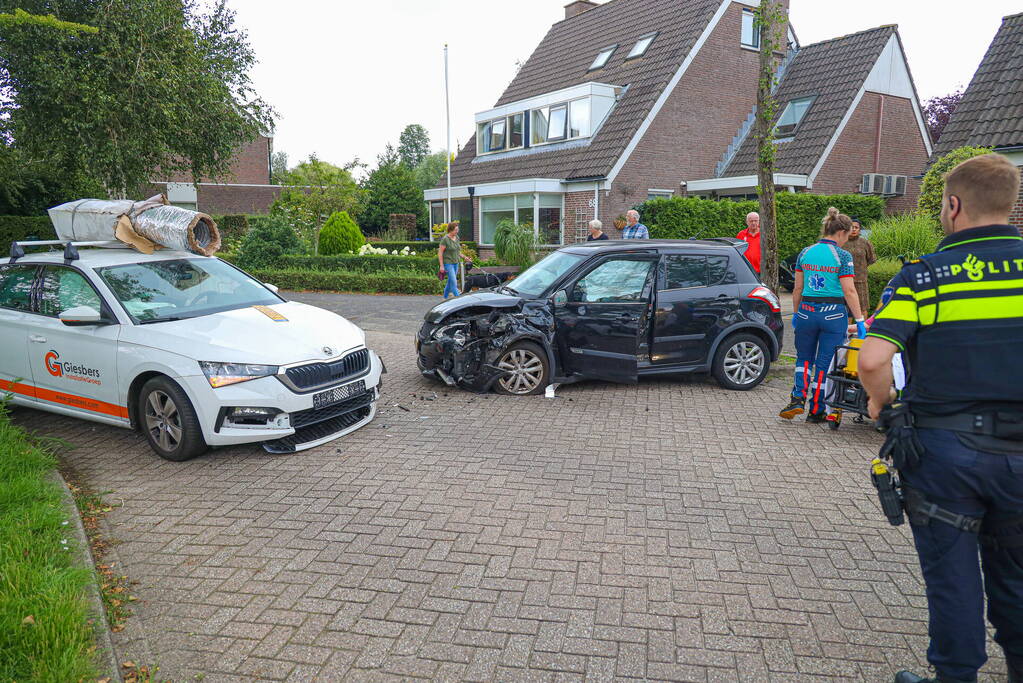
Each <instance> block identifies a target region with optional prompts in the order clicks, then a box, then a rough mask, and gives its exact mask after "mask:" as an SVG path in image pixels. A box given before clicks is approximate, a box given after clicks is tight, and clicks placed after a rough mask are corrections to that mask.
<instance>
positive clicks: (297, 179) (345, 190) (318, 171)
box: [271, 154, 365, 253]
mask: <svg viewBox="0 0 1023 683" xmlns="http://www.w3.org/2000/svg"><path fill="white" fill-rule="evenodd" d="M359 165H360V163H359V161H358V159H356V160H355V161H353V162H351V163H350V164H348V165H346V166H345V167H340V166H335V165H334V164H330V163H328V162H326V161H322V160H320V159H319V158H317V157H316V155H315V154H311V155H309V158H308V159H307V160H306V161H303V162H301V163H300V164H298V165H297V166H295V167H294V168H292V169H290V170H289V171H287V172H286V173H283V174H281V184H282V185H285V186H287V189H285V190H284V191H283V192H282V193H281V196H280V197H278V198H277V201H275V202H274V204H273V207H271V209H283V208H287V209H289V210H291V212H292V217H293V220H294V222H295V223H296V225H298V226H300V227H299V230H300V232H301V233H302V235H303V236H304V237H305V238H306V239H308V240H309V242H310V243H311V244H312V245H313V252H314V253H319V232H320V226H322V225H323V224H324V223H325V222H326V220H327V219H328V218H329V217H330V215H331V214H333V213H336V212H339V211H344V212H346V213H347V214H348V215H349V216H358V215H359V214H360V212H361V211H362V207H363V202H364V196H365V192H364V191H363V190H362V189H361V188H360V187H359V185H358V184H357V183H356V182H355V179H354V178H353V177H352V173H351V169H352V168H355V167H357V166H359Z"/></svg>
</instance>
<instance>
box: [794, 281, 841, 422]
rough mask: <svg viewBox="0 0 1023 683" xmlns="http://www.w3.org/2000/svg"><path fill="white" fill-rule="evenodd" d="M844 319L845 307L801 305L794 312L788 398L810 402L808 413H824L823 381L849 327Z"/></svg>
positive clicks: (837, 305) (835, 305) (808, 303)
mask: <svg viewBox="0 0 1023 683" xmlns="http://www.w3.org/2000/svg"><path fill="white" fill-rule="evenodd" d="M847 318H848V311H847V310H846V307H845V304H819V303H811V302H806V301H803V302H802V303H800V304H799V310H798V311H796V315H795V320H794V322H793V325H794V327H795V330H796V377H795V383H794V384H793V387H792V396H793V397H795V398H798V399H804V400H805V399H810V406H809V408H808V410H809V411H810V412H811V413H821V412H823V411H824V409H825V406H824V402H825V393H824V390H825V387H824V378H825V377H826V376H827V374H828V367H829V366H830V365H831V359H832V358H834V356H835V349H837V348H838V347H839V346H840V345H841V344H842V342H844V341H845V337H846V328H847V327H848V325H849V323H848V320H847ZM811 387H813V390H812V391H811Z"/></svg>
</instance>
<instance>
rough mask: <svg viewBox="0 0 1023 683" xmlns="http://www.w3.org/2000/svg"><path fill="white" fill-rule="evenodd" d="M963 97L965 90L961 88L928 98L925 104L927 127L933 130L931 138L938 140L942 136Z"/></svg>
mask: <svg viewBox="0 0 1023 683" xmlns="http://www.w3.org/2000/svg"><path fill="white" fill-rule="evenodd" d="M962 99H963V91H962V89H960V90H956V91H955V92H954V93H952V94H951V95H945V96H944V97H932V98H931V99H929V100H927V104H925V105H924V118H925V119H927V129H928V130H929V131H931V140H933V141H934V142H937V141H938V139H939V138H941V132H942V131H943V130H945V126H946V125H948V121H949V119H951V118H952V114H954V113H955V110H956V107H958V106H959V102H960V101H962Z"/></svg>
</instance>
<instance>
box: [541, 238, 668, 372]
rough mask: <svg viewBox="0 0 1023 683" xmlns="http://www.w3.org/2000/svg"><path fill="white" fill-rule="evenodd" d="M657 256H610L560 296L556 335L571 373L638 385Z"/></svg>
mask: <svg viewBox="0 0 1023 683" xmlns="http://www.w3.org/2000/svg"><path fill="white" fill-rule="evenodd" d="M657 258H658V257H657V255H656V254H621V255H613V256H609V257H608V258H606V259H602V260H600V261H598V262H597V263H595V264H594V265H593V266H592V267H590V268H589V269H588V270H586V271H584V272H583V274H582V275H580V276H579V277H578V278H577V279H576V280H575V281H574V282H572V283H571V284H569V285H568V286H567V287H566V288H564V289H563V290H561V291H559V292H558V293H557V294H555V297H554V318H555V324H556V326H557V334H556V337H557V344H558V351H559V354H560V356H561V361H562V365H563V368H564V370H565V372H566V374H578V375H581V376H583V377H587V378H590V379H603V380H608V381H611V382H625V383H630V384H635V383H636V381H637V379H638V370H637V364H638V359H637V352H638V349H639V342H640V339H639V337H640V334H641V333H642V332H643V331H644V330H646V329H647V318H648V316H649V314H650V301H651V296H652V294H653V282H654V273H655V270H656V268H655V266H656V264H657Z"/></svg>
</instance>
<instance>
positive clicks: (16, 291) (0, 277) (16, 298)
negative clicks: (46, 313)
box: [0, 265, 36, 311]
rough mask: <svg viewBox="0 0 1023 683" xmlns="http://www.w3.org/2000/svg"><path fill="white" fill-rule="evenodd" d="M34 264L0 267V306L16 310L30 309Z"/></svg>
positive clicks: (34, 273) (34, 276)
mask: <svg viewBox="0 0 1023 683" xmlns="http://www.w3.org/2000/svg"><path fill="white" fill-rule="evenodd" d="M35 278H36V266H28V265H25V266H2V267H0V307H3V308H13V309H14V310H16V311H29V310H31V309H32V282H33V281H34V280H35Z"/></svg>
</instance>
